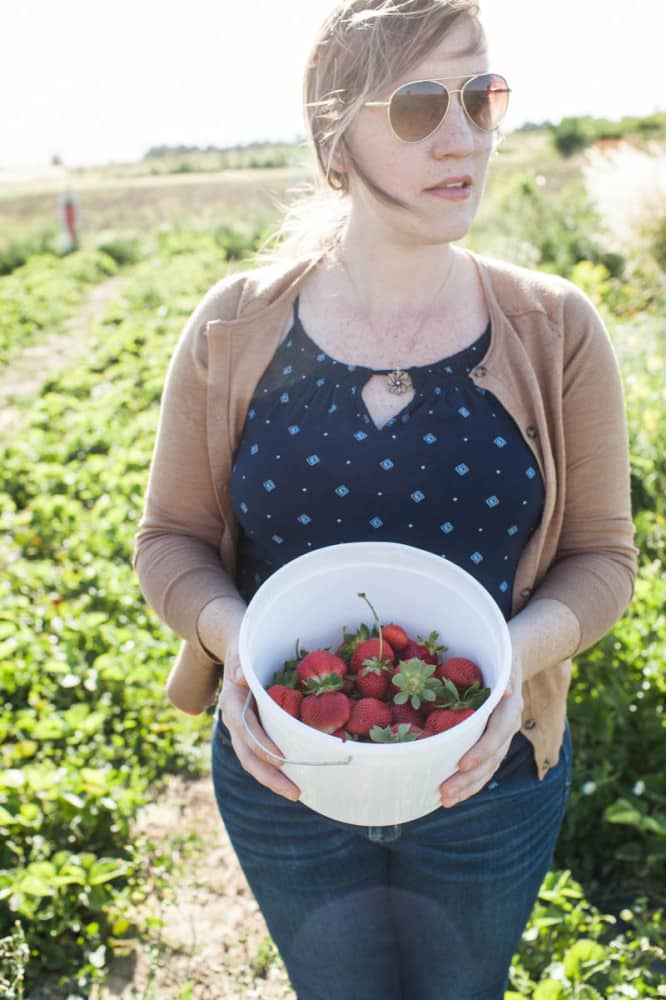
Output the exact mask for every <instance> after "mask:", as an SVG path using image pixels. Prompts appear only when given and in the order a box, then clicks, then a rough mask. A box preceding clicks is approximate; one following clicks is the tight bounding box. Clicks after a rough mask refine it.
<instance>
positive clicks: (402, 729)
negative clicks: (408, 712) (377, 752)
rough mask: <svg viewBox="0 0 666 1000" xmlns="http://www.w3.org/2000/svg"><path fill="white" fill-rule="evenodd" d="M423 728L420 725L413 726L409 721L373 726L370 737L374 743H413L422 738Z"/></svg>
mask: <svg viewBox="0 0 666 1000" xmlns="http://www.w3.org/2000/svg"><path fill="white" fill-rule="evenodd" d="M422 736H423V730H422V729H421V728H420V727H419V726H411V725H410V724H409V722H401V723H398V724H397V725H393V726H386V727H385V728H384V729H382V728H381V726H373V727H372V729H371V730H370V739H371V740H372V742H373V743H412V742H413V741H414V740H420V739H421V737H422Z"/></svg>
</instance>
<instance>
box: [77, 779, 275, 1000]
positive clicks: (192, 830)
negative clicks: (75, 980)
mask: <svg viewBox="0 0 666 1000" xmlns="http://www.w3.org/2000/svg"><path fill="white" fill-rule="evenodd" d="M134 833H135V834H136V835H137V836H142V835H145V836H147V837H148V838H149V840H150V841H152V842H154V843H157V844H162V845H163V844H164V842H165V841H169V848H170V851H171V852H172V857H173V860H174V862H175V864H176V868H177V869H179V870H180V874H179V875H178V876H177V877H176V878H175V880H174V883H173V884H172V885H171V886H170V887H169V890H168V892H166V893H165V892H164V891H161V892H160V891H156V892H154V893H153V894H152V895H151V897H150V898H149V899H148V900H147V902H146V903H145V904H144V905H143V906H142V907H141V910H140V912H139V914H138V923H139V925H141V924H143V925H144V926H146V921H147V920H149V919H150V918H155V917H157V918H158V921H159V923H158V925H157V928H156V929H155V930H153V931H152V932H151V933H150V935H149V936H147V937H145V938H142V939H141V940H137V941H135V942H132V943H131V945H130V951H129V954H128V955H127V956H126V957H120V958H117V959H116V960H114V961H113V962H112V964H111V971H110V975H109V979H108V982H107V983H106V984H105V985H104V986H103V987H100V988H99V990H98V991H97V992H95V993H93V996H92V998H91V1000H186V998H187V1000H287V998H289V1000H295V994H294V992H293V991H292V989H291V987H290V985H289V980H288V977H287V974H286V971H285V969H284V965H283V964H282V961H281V959H280V958H279V956H278V955H277V952H276V950H275V947H274V945H273V944H272V942H271V940H270V937H269V934H268V930H267V928H266V924H265V923H264V919H263V917H262V915H261V913H260V912H259V908H258V906H257V904H256V902H255V901H254V898H253V897H252V894H251V892H250V890H249V888H248V885H247V882H246V881H245V877H244V875H243V873H242V871H241V869H240V866H239V864H238V861H237V860H236V855H235V854H234V851H233V848H232V846H231V843H230V842H229V838H228V836H227V834H226V831H225V829H224V826H223V825H222V822H221V820H220V818H219V814H218V812H217V807H216V805H215V799H214V795H213V789H212V783H211V780H210V777H209V776H208V775H207V776H205V777H203V778H201V779H197V780H187V779H184V778H182V777H177V776H174V777H171V778H170V779H169V780H168V782H167V785H166V787H165V788H164V789H163V790H162V791H161V792H160V794H159V797H158V798H156V800H155V801H154V802H153V803H152V804H150V805H149V806H148V807H147V808H145V809H144V810H143V812H142V813H141V815H140V816H139V818H138V820H137V823H136V828H135V830H134ZM175 834H177V836H175V837H174V835H175Z"/></svg>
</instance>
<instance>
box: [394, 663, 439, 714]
mask: <svg viewBox="0 0 666 1000" xmlns="http://www.w3.org/2000/svg"><path fill="white" fill-rule="evenodd" d="M434 673H435V665H434V663H424V661H423V660H419V659H416V658H413V659H410V660H401V661H400V663H399V664H398V669H397V670H396V671H395V673H394V674H393V678H392V680H391V685H392V687H393V689H396V688H397V689H398V693H397V694H396V695H394V696H393V702H394V704H396V705H404V704H405V703H406V702H407V701H409V703H410V704H411V706H412V708H415V709H417V710H418V709H419V708H421V705H422V704H423V703H424V702H427V701H431V702H434V701H435V699H436V697H437V695H438V693H439V691H440V688H441V686H442V682H441V681H440V680H438V679H437V678H436V677H433V674H434Z"/></svg>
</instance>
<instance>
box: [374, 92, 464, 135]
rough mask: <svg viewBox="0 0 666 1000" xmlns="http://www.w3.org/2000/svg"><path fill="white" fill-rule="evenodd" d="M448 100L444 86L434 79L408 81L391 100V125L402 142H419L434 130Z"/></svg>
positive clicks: (444, 112) (440, 119) (442, 115)
mask: <svg viewBox="0 0 666 1000" xmlns="http://www.w3.org/2000/svg"><path fill="white" fill-rule="evenodd" d="M448 103H449V95H448V94H447V92H446V89H445V88H444V87H443V86H442V85H441V84H440V83H436V82H435V81H434V80H423V81H421V82H417V83H407V84H405V86H404V87H400V89H399V90H397V91H396V92H395V94H394V95H393V97H392V99H391V106H390V108H389V114H390V118H391V128H392V129H393V131H394V132H395V134H396V135H397V136H398V138H399V139H402V140H403V142H419V141H420V140H421V139H425V138H426V137H427V136H429V135H430V134H431V132H434V131H435V129H436V128H437V126H438V125H439V123H440V122H441V121H442V119H443V117H444V115H445V114H446V109H447V107H448Z"/></svg>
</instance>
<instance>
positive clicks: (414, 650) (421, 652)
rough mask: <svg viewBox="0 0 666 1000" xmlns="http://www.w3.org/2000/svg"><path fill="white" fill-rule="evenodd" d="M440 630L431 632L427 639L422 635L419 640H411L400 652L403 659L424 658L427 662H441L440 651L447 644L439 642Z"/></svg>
mask: <svg viewBox="0 0 666 1000" xmlns="http://www.w3.org/2000/svg"><path fill="white" fill-rule="evenodd" d="M438 639H439V632H431V633H430V635H429V636H428V638H427V639H424V638H423V636H422V635H420V636H419V637H418V640H419V641H418V642H414V641H413V640H410V641H409V642H408V643H407V645H406V646H405V648H404V649H403V650H401V652H400V659H401V660H412V659H417V660H423V661H424V662H425V663H433V664H434V665H435V666H437V664H438V663H439V655H438V654H439V652H440V651H441V650H444V649H446V646H444V645H441V644H438V643H437V640H438Z"/></svg>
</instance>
